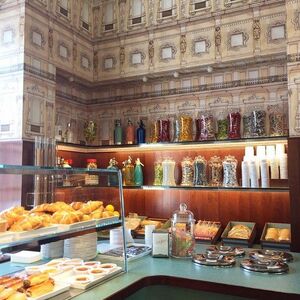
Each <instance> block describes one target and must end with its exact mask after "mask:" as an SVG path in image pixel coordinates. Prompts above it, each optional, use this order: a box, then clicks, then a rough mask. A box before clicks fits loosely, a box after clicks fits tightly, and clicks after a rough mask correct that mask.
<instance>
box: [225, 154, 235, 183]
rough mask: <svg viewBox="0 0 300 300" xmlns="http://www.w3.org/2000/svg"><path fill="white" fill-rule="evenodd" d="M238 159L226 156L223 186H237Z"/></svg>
mask: <svg viewBox="0 0 300 300" xmlns="http://www.w3.org/2000/svg"><path fill="white" fill-rule="evenodd" d="M237 164H238V161H237V159H236V158H235V157H234V156H231V155H228V156H225V158H224V160H223V174H224V176H223V186H225V187H236V186H238V180H237V174H236V169H237Z"/></svg>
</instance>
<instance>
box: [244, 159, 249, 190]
mask: <svg viewBox="0 0 300 300" xmlns="http://www.w3.org/2000/svg"><path fill="white" fill-rule="evenodd" d="M242 187H245V188H247V187H250V177H249V163H248V162H247V161H242Z"/></svg>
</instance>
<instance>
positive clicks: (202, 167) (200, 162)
mask: <svg viewBox="0 0 300 300" xmlns="http://www.w3.org/2000/svg"><path fill="white" fill-rule="evenodd" d="M206 168H207V161H206V159H205V158H204V157H203V156H201V155H199V156H196V157H195V160H194V185H200V186H202V185H206V184H207V177H206Z"/></svg>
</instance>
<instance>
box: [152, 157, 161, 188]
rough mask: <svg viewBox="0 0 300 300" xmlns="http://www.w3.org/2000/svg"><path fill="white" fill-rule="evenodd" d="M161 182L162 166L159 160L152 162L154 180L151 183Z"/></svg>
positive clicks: (159, 183) (157, 183) (158, 183)
mask: <svg viewBox="0 0 300 300" xmlns="http://www.w3.org/2000/svg"><path fill="white" fill-rule="evenodd" d="M162 182H163V168H162V163H161V161H160V160H158V161H156V162H154V181H153V185H162Z"/></svg>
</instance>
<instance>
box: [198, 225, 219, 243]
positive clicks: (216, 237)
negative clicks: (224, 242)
mask: <svg viewBox="0 0 300 300" xmlns="http://www.w3.org/2000/svg"><path fill="white" fill-rule="evenodd" d="M215 223H216V224H218V226H219V229H218V231H217V232H216V234H215V235H214V237H212V238H203V237H201V236H195V240H196V242H197V243H198V242H199V243H211V244H212V245H215V244H216V243H217V242H218V240H219V238H220V236H221V233H222V226H221V223H219V222H215Z"/></svg>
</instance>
